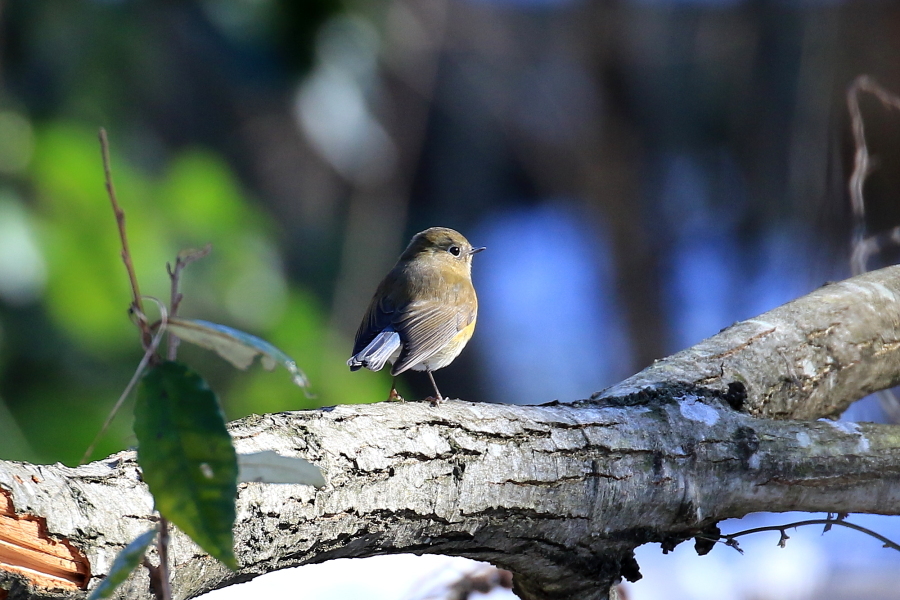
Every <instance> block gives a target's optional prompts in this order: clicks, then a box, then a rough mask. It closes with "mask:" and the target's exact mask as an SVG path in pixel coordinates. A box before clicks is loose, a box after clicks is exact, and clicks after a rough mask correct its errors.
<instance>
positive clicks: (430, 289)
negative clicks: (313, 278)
mask: <svg viewBox="0 0 900 600" xmlns="http://www.w3.org/2000/svg"><path fill="white" fill-rule="evenodd" d="M484 249H485V248H484V247H480V248H475V247H473V246H472V244H470V243H469V241H468V240H467V239H466V238H465V237H463V235H462V234H461V233H459V232H458V231H455V230H453V229H449V228H447V227H431V228H429V229H426V230H425V231H420V232H419V233H417V234H416V235H414V236H413V237H412V240H410V242H409V245H408V246H407V247H406V250H404V251H403V254H401V255H400V258H399V259H398V260H397V264H395V265H394V268H393V269H391V271H390V272H389V273H388V274H387V275H386V276H385V278H384V279H383V280H382V281H381V283H380V284H379V285H378V288H377V289H376V290H375V294H374V295H373V296H372V300H371V301H370V302H369V308H368V310H366V314H365V316H363V319H362V323H360V326H359V329H358V330H357V332H356V341H355V343H354V344H353V352H352V356H351V357H350V359H349V360H348V361H347V365H348V366H349V367H350V370H351V371H356V370H359V369H361V368H362V367H365V368H367V369H369V370H371V371H380V370H381V369H382V368H383V367H384V365H385V363H386V362H388V361H390V363H391V364H392V368H391V376H392V377H396V376H397V375H399V374H400V373H403V372H404V371H407V370H409V369H412V370H414V371H425V372H426V373H427V374H428V378H429V379H430V380H431V385H432V386H433V387H434V393H435V396H434V397H433V398H428V399H429V400H431V401H432V403H433V404H437V403H440V402H441V401H443V399H444V397H443V396H442V395H441V392H440V390H439V389H438V386H437V383H435V381H434V375H432V373H433V372H434V371H436V370H438V369H441V368H443V367H446V366H447V365H449V364H450V363H451V362H453V360H454V359H455V358H456V357H457V356H459V353H460V352H462V349H463V348H464V347H465V345H466V344H467V343H468V341H469V339H471V337H472V333H473V332H474V331H475V321H476V319H477V317H478V298H477V296H476V295H475V288H474V287H473V285H472V257H473V256H474V255H475V254H477V253H479V252H481V251H482V250H484ZM389 398H399V395H398V394H397V392H396V388H395V387H394V385H393V380H392V382H391V393H390V396H389Z"/></svg>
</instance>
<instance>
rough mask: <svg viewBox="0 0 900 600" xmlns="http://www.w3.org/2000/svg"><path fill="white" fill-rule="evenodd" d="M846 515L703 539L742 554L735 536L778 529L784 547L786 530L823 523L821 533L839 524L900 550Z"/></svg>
mask: <svg viewBox="0 0 900 600" xmlns="http://www.w3.org/2000/svg"><path fill="white" fill-rule="evenodd" d="M846 516H847V515H846V514H839V515H838V516H837V518H831V516H830V515H829V517H828V518H827V519H809V520H807V521H797V522H795V523H787V524H786V525H768V526H766V527H754V528H753V529H745V530H744V531H738V532H737V533H729V534H724V535H721V536H720V537H719V538H718V539H713V538H707V537H704V538H703V539H709V540H710V541H716V542H722V543H723V544H725V545H726V546H731V547H732V548H734V549H735V550H737V551H738V552H740V553H741V554H743V550H741V548H740V546H738V543H737V540H736V538H739V537H741V536H745V535H750V534H751V533H762V532H764V531H778V532H780V533H781V538H780V539H779V540H778V546H779V547H781V548H784V546H785V542H786V541H787V540H789V539H790V538H789V537H788V535H787V533H786V531H787V530H788V529H794V528H797V527H803V526H805V525H824V526H825V530H824V531H822V533H825V532H826V531H829V530H830V529H831V528H832V526H834V525H840V526H841V527H847V528H848V529H853V530H854V531H859V532H860V533H865V534H866V535H869V536H871V537H873V538H875V539H876V540H878V541H880V542H881V543H882V544H884V547H885V548H891V549H892V550H897V551H900V544H897V543H896V542H893V541H891V540H890V539H888V538H886V537H884V536H883V535H881V534H880V533H877V532H875V531H872V530H871V529H868V528H866V527H863V526H862V525H856V524H855V523H848V522H847V521H845V520H844V517H846Z"/></svg>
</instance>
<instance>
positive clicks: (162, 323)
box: [78, 296, 168, 465]
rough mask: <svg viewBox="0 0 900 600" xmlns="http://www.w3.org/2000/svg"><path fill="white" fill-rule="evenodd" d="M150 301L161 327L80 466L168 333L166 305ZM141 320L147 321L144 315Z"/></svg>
mask: <svg viewBox="0 0 900 600" xmlns="http://www.w3.org/2000/svg"><path fill="white" fill-rule="evenodd" d="M148 299H149V300H152V301H153V302H155V303H156V305H157V306H158V307H159V313H160V325H159V328H158V329H157V330H156V334H155V335H154V336H153V339H152V340H151V341H150V345H149V346H147V348H146V349H145V350H144V356H143V357H142V358H141V362H139V363H138V366H137V368H136V369H135V370H134V375H132V376H131V381H129V382H128V385H126V386H125V389H124V390H122V394H121V395H120V396H119V399H118V400H117V401H116V404H115V405H114V406H113V407H112V410H111V411H109V415H107V417H106V420H105V421H104V422H103V426H102V427H100V431H98V432H97V435H96V436H94V439H93V441H92V442H91V444H90V445H89V446H88V447H87V450H85V451H84V456H82V457H81V461H80V462H79V463H78V464H79V465H83V464H84V463H86V462H87V461H88V459H90V457H91V454H92V453H93V452H94V447H95V446H96V445H97V442H98V441H100V438H101V437H102V436H103V434H104V433H106V429H107V428H108V427H109V424H110V423H112V420H113V418H114V417H115V416H116V413H118V412H119V409H120V408H122V403H123V402H125V398H127V397H128V395H129V394H130V393H131V390H132V389H134V386H135V385H136V384H137V382H138V379H140V377H141V375H142V374H143V373H144V369H146V368H147V365H148V364H150V362H151V361H152V360H153V357H154V356H156V354H155V353H156V349H157V348H158V347H159V341H160V340H161V339H162V336H163V333H165V331H166V323H167V322H168V316H167V315H166V305H165V304H163V303H162V302H160V301H159V300H157V299H156V298H152V297H149V296H148ZM139 318H141V319H144V320H146V319H145V318H144V317H143V315H141V316H140V317H139Z"/></svg>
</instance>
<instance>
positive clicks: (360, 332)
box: [352, 279, 397, 356]
mask: <svg viewBox="0 0 900 600" xmlns="http://www.w3.org/2000/svg"><path fill="white" fill-rule="evenodd" d="M386 282H387V279H386V280H385V281H383V282H382V283H381V285H380V286H379V288H378V289H379V291H378V292H376V293H375V295H374V296H373V297H372V301H371V302H370V303H369V308H368V310H367V311H366V314H365V316H363V319H362V322H361V323H360V324H359V329H357V330H356V341H355V342H354V343H353V353H352V354H353V356H356V355H357V354H359V352H360V351H362V350H363V349H364V348H365V347H366V346H368V345H369V344H370V343H372V340H374V339H375V337H376V336H378V334H380V333H381V332H382V331H384V330H385V329H387V328H389V327H391V326H392V322H393V320H394V317H395V313H396V312H397V307H395V306H394V304H393V303H392V302H391V299H390V297H389V296H387V295H385V294H382V293H381V288H382V287H384V286H385V285H386Z"/></svg>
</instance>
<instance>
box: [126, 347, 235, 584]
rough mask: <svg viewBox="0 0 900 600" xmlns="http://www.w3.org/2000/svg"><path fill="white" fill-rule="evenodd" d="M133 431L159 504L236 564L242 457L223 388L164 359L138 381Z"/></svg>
mask: <svg viewBox="0 0 900 600" xmlns="http://www.w3.org/2000/svg"><path fill="white" fill-rule="evenodd" d="M134 433H135V435H137V439H138V463H139V464H140V465H141V469H142V470H143V476H144V481H146V482H147V485H148V486H149V487H150V492H151V493H152V494H153V499H154V501H155V502H156V508H157V510H159V512H160V513H161V514H162V515H163V516H164V517H166V518H167V519H169V520H170V521H171V522H172V523H174V524H175V525H177V526H178V528H179V529H181V530H182V531H183V532H184V533H186V534H187V535H189V536H190V538H191V539H192V540H194V541H195V542H196V543H197V544H198V545H199V546H200V547H201V548H203V549H204V550H205V551H206V552H208V553H209V554H210V555H212V556H214V557H215V558H217V559H219V560H220V561H222V562H223V563H225V565H227V566H228V567H229V568H231V569H236V568H237V562H236V561H235V558H234V535H233V533H232V525H233V524H234V519H235V508H234V498H235V495H236V494H237V471H238V468H237V458H236V456H235V452H234V446H232V444H231V436H230V435H229V434H228V430H227V429H226V428H225V416H224V415H223V414H222V409H221V408H220V407H219V401H218V400H217V399H216V395H215V394H214V393H213V392H212V390H210V389H209V388H208V387H207V386H206V382H204V381H203V379H201V378H200V376H199V375H197V374H196V373H194V372H193V371H190V370H189V369H188V368H187V367H185V366H184V365H181V364H179V363H175V362H165V363H162V364H161V365H157V366H155V367H153V368H152V369H151V370H149V371H148V372H147V373H146V374H145V375H144V377H143V379H142V380H141V384H140V386H139V387H138V393H137V401H136V403H135V407H134Z"/></svg>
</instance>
